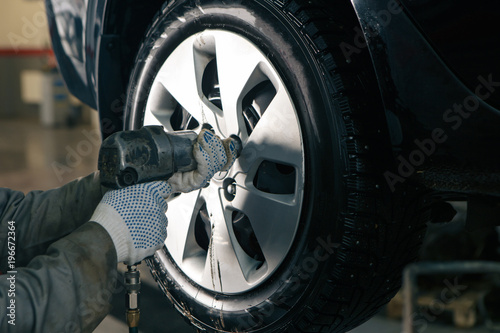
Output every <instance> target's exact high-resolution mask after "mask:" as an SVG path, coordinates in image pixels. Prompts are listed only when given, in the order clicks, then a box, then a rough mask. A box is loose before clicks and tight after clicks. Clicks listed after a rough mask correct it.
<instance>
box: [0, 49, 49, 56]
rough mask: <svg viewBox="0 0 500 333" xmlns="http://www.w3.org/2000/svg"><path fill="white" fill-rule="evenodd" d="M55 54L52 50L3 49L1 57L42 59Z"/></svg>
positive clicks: (0, 50)
mask: <svg viewBox="0 0 500 333" xmlns="http://www.w3.org/2000/svg"><path fill="white" fill-rule="evenodd" d="M52 54H54V51H52V49H19V50H14V49H2V48H0V57H41V56H47V55H52Z"/></svg>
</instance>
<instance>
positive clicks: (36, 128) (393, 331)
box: [0, 119, 488, 333]
mask: <svg viewBox="0 0 500 333" xmlns="http://www.w3.org/2000/svg"><path fill="white" fill-rule="evenodd" d="M96 133H97V132H96V131H95V130H93V129H92V128H91V127H89V126H77V127H75V128H72V129H68V128H54V129H49V128H43V127H41V126H40V125H39V123H38V120H37V119H28V120H26V119H22V120H15V119H14V120H6V119H0V187H9V188H12V189H16V190H20V191H23V192H28V191H30V190H34V189H40V190H45V189H50V188H54V187H59V186H61V185H63V184H65V183H66V182H68V181H70V180H72V179H74V178H77V177H79V176H85V175H87V174H89V173H91V172H92V171H94V170H95V169H96V167H97V163H96V160H97V154H98V152H99V141H98V137H97V136H96ZM141 266H143V267H141V268H142V269H141V271H142V279H143V282H144V283H143V285H142V292H141V332H143V333H149V332H151V333H152V332H155V333H157V332H176V333H191V332H195V330H194V329H193V328H191V326H189V325H187V324H186V323H185V322H184V320H183V319H182V317H181V316H180V315H178V314H177V313H176V311H175V310H174V309H173V308H172V306H171V304H170V303H169V301H168V300H167V299H166V298H165V297H164V296H163V294H162V292H161V291H160V290H159V289H158V287H157V286H156V283H155V282H154V281H153V279H152V277H151V276H150V274H149V271H148V269H147V267H146V265H145V264H142V265H141ZM122 269H123V267H122ZM123 297H124V296H123V295H122V294H121V295H120V294H119V295H116V296H115V297H114V299H113V310H112V311H111V313H110V315H108V317H107V318H106V319H105V320H104V322H102V323H101V325H100V326H99V327H98V328H97V330H96V331H95V332H99V333H118V332H128V330H127V327H126V325H125V320H124V305H123V303H124V299H123ZM19 318H20V319H21V320H22V318H21V315H19ZM373 332H377V333H378V332H383V333H399V332H401V324H400V322H399V321H394V320H388V319H386V318H385V317H384V316H382V315H379V316H376V317H375V318H373V319H372V320H370V321H369V322H367V323H366V324H364V325H362V326H361V327H359V328H357V329H355V330H353V331H351V333H373ZM422 332H426V333H450V332H461V333H483V332H488V330H486V329H484V328H477V329H473V330H458V329H455V328H453V327H450V326H447V325H444V324H432V323H429V325H428V326H427V328H426V329H425V330H420V331H419V333H422Z"/></svg>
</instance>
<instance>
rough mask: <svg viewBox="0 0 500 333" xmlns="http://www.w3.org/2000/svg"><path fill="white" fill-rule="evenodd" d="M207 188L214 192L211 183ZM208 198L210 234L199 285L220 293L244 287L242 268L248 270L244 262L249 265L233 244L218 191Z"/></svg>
mask: <svg viewBox="0 0 500 333" xmlns="http://www.w3.org/2000/svg"><path fill="white" fill-rule="evenodd" d="M211 191H212V192H215V191H217V192H218V190H217V188H216V187H215V186H213V187H211ZM215 196H217V200H215ZM210 197H211V201H210V203H208V204H207V209H208V211H209V214H210V219H211V221H212V235H211V237H210V246H209V248H208V253H207V258H206V262H205V268H204V271H203V275H202V284H203V285H206V286H211V287H212V288H214V289H215V290H217V291H220V292H224V293H234V292H238V291H240V290H242V288H244V289H246V288H248V282H247V280H246V278H245V273H244V271H243V270H246V269H248V268H249V267H248V266H247V264H248V265H250V263H247V262H245V260H244V258H245V256H244V255H243V253H237V252H242V250H241V249H240V248H239V247H235V246H234V236H233V235H232V234H231V232H230V231H229V229H228V227H227V226H228V225H230V223H232V222H231V212H229V211H227V210H224V209H223V208H222V202H221V200H220V197H219V196H218V194H212V195H210ZM240 261H241V262H240Z"/></svg>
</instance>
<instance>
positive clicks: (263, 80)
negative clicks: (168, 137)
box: [144, 30, 304, 294]
mask: <svg viewBox="0 0 500 333" xmlns="http://www.w3.org/2000/svg"><path fill="white" fill-rule="evenodd" d="M205 122H208V123H209V124H210V125H212V127H213V128H214V130H215V132H216V134H218V135H219V136H221V137H223V138H226V137H228V136H229V135H231V134H237V135H238V136H240V138H241V139H242V142H243V151H242V154H241V156H240V157H239V158H238V160H237V161H236V162H235V164H234V165H233V167H232V168H231V169H230V170H229V171H228V172H223V173H219V174H217V175H216V176H214V178H213V179H212V180H211V181H210V183H209V185H208V186H207V187H205V188H202V189H201V190H198V191H193V192H191V193H186V194H182V195H178V196H173V198H171V199H170V202H169V209H168V212H167V217H168V220H169V224H168V228H167V233H168V237H167V239H166V241H165V246H166V248H167V250H168V252H169V254H170V256H171V257H172V259H173V260H174V261H175V263H176V265H177V266H178V267H179V268H180V269H181V270H182V271H183V272H184V274H185V275H186V276H188V277H189V278H190V279H191V280H192V281H194V282H195V283H197V284H198V285H200V286H201V287H203V288H205V289H208V290H210V291H213V292H219V293H225V294H239V293H243V292H246V291H248V290H250V289H253V288H255V287H256V286H258V285H259V284H261V283H262V282H264V281H265V280H266V279H267V278H269V277H270V276H271V275H272V274H273V273H274V272H275V271H276V269H277V268H278V267H279V266H280V264H281V263H282V262H283V260H284V259H285V257H286V255H287V254H288V252H289V250H290V248H291V246H292V243H293V240H294V238H295V235H296V232H297V228H298V225H299V220H300V213H301V209H302V199H303V195H304V193H303V192H304V190H303V189H304V148H303V142H302V135H301V131H300V126H299V121H298V117H297V113H296V110H295V107H294V105H293V102H292V99H291V97H290V94H289V93H288V91H287V89H286V87H285V84H284V82H283V81H282V79H281V77H280V76H279V74H278V72H277V71H276V69H275V67H274V66H273V65H272V64H271V62H270V61H269V60H268V59H267V57H266V56H265V55H264V54H263V53H262V52H261V51H260V50H259V48H258V47H257V46H256V45H255V44H253V43H252V42H250V41H249V40H248V39H246V38H245V37H243V36H240V35H238V34H236V33H233V32H228V31H223V30H205V31H203V32H200V33H197V34H195V35H192V36H190V37H188V38H187V39H185V40H184V41H183V42H182V43H181V44H180V45H179V46H178V47H177V48H176V49H175V50H174V51H173V52H172V53H171V54H170V55H169V56H168V57H167V59H166V60H165V62H164V63H163V65H162V66H161V68H160V70H159V71H158V73H157V75H156V77H155V79H154V81H153V84H152V86H151V90H150V94H149V96H148V99H147V103H146V109H145V115H144V125H162V126H164V128H165V130H167V131H173V130H182V129H190V130H194V131H197V132H199V130H200V129H201V124H202V123H205Z"/></svg>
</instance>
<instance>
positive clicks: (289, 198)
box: [230, 186, 300, 269]
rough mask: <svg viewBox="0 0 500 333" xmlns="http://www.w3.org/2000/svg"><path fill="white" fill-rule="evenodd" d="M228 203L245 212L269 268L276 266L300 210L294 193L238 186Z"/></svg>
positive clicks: (287, 247) (289, 238) (289, 239)
mask: <svg viewBox="0 0 500 333" xmlns="http://www.w3.org/2000/svg"><path fill="white" fill-rule="evenodd" d="M230 205H231V206H232V207H233V208H234V209H237V210H239V211H241V212H243V213H244V214H245V215H246V216H248V218H249V220H250V223H251V225H252V228H253V230H254V232H255V236H256V237H257V241H258V242H259V245H260V247H261V249H262V252H263V254H264V257H265V259H266V262H267V264H268V267H269V269H273V268H274V267H276V266H277V265H278V264H279V262H280V261H281V260H282V258H283V255H284V254H286V253H287V252H288V249H289V247H290V245H291V240H292V239H293V235H294V234H295V232H296V227H297V216H298V214H300V204H299V203H298V201H297V200H296V196H295V195H279V194H269V193H264V192H261V191H259V190H257V189H255V188H253V187H252V188H245V187H243V186H238V187H237V190H236V196H235V198H234V200H233V201H232V202H231V203H230Z"/></svg>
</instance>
